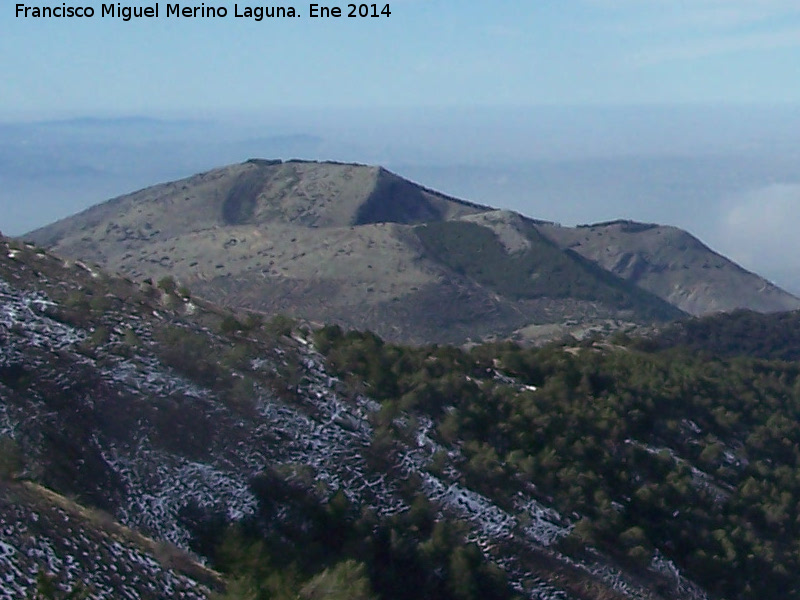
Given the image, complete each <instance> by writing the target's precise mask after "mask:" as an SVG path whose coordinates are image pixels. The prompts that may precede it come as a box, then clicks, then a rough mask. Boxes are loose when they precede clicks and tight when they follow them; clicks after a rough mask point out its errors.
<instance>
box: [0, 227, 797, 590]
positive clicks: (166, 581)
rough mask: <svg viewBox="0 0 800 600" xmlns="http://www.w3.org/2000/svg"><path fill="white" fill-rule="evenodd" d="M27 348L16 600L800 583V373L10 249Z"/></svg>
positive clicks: (4, 259)
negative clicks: (442, 338) (141, 276)
mask: <svg viewBox="0 0 800 600" xmlns="http://www.w3.org/2000/svg"><path fill="white" fill-rule="evenodd" d="M507 243H508V244H511V243H512V242H511V241H510V240H507ZM620 343H626V342H625V341H624V340H622V339H619V340H617V344H620ZM0 344H1V345H0V347H2V349H3V350H2V352H1V353H0V520H2V528H3V529H2V530H3V537H2V539H0V570H1V572H2V575H3V578H4V579H3V582H4V583H3V590H4V591H9V592H8V593H9V594H17V595H19V594H20V593H26V594H28V595H29V594H30V592H31V588H32V587H34V586H35V585H36V582H35V576H36V572H37V571H38V572H40V573H42V574H43V576H44V577H45V579H46V580H47V581H51V582H54V583H55V584H56V585H58V586H59V587H60V588H61V590H62V591H64V592H65V593H66V590H67V589H69V587H70V586H71V585H72V584H73V582H75V581H78V580H80V581H84V580H85V581H87V582H89V583H90V584H91V588H92V595H91V596H90V597H92V598H101V597H126V596H145V597H152V598H174V597H183V598H203V597H209V596H210V593H211V589H221V588H223V587H224V588H226V591H225V592H224V593H225V594H227V596H226V597H227V598H271V597H292V598H297V597H300V598H303V599H313V598H324V599H327V600H337V599H339V598H369V597H372V596H373V595H374V596H377V597H379V598H381V599H382V600H411V599H412V598H414V599H415V598H419V597H425V598H432V599H436V600H439V599H441V600H470V599H473V598H488V599H498V600H499V599H503V600H506V599H507V600H511V599H512V598H531V599H537V600H542V599H544V600H556V599H560V600H589V599H596V598H608V599H620V600H626V599H628V600H634V599H635V600H661V599H664V600H666V599H667V598H669V599H677V600H684V599H685V600H710V599H714V600H716V599H722V598H741V599H742V600H756V599H757V598H765V597H787V598H794V597H796V596H797V592H796V591H795V590H799V589H800V580H798V573H800V552H798V550H797V544H796V522H795V521H796V511H795V510H794V507H795V506H796V505H797V504H798V503H800V488H798V486H797V481H800V475H798V470H797V465H798V464H800V420H799V419H797V412H798V411H797V389H798V388H797V382H798V381H800V370H798V367H797V365H796V363H792V362H783V361H774V362H769V361H765V360H763V359H757V360H756V359H751V358H749V357H746V356H740V357H738V358H737V359H736V360H729V359H725V360H717V359H715V358H714V357H713V356H709V355H708V354H698V353H697V352H693V351H690V352H687V351H681V350H680V349H679V348H677V347H672V348H668V349H666V350H664V351H660V350H659V351H652V350H646V351H643V350H641V349H637V348H640V346H641V344H640V343H639V342H636V341H634V342H633V343H630V344H628V345H625V346H621V345H615V344H612V343H608V342H604V343H599V342H589V341H587V342H584V343H582V344H578V345H574V344H561V345H550V346H548V347H545V348H540V349H536V348H524V347H520V346H517V345H514V344H511V343H508V342H503V343H492V344H482V345H477V346H474V347H472V348H471V349H469V350H466V349H463V348H458V347H452V346H437V345H432V346H400V345H394V344H390V343H387V342H385V341H383V340H381V339H380V338H379V337H377V336H376V335H374V334H371V333H358V332H353V331H343V330H342V329H341V328H339V327H337V326H326V327H323V328H321V329H317V330H315V331H311V330H309V329H308V328H307V327H305V326H299V327H298V325H297V324H293V323H291V322H289V321H287V320H286V319H285V318H280V317H276V318H273V319H271V320H264V318H263V317H261V316H259V315H258V314H255V313H244V312H231V311H230V310H227V309H224V308H221V307H219V306H217V305H214V304H211V303H209V302H207V301H204V300H201V299H198V298H195V297H193V296H192V295H191V294H190V293H189V291H188V290H185V289H182V288H180V287H179V286H177V285H176V283H175V281H174V280H172V279H169V278H164V279H162V280H161V281H159V282H158V283H157V284H156V285H154V284H150V283H147V282H140V283H136V282H134V281H131V280H128V279H125V278H121V277H117V276H111V275H108V274H106V273H104V272H103V271H101V270H98V269H96V268H94V267H92V266H89V265H87V264H85V263H83V262H81V261H75V260H72V259H66V260H65V259H62V258H60V257H58V256H56V255H53V254H51V253H49V252H47V251H45V250H42V249H39V248H37V247H35V246H32V245H28V244H24V243H21V242H18V241H15V240H8V239H5V238H0ZM87 557H88V558H87ZM198 561H199V562H205V563H206V567H205V568H204V567H202V566H201V565H199V564H198ZM208 567H213V568H214V569H216V571H212V570H210V569H209V568H208ZM112 574H115V575H112ZM337 582H338V583H337ZM40 585H41V584H40ZM141 586H145V587H146V588H147V589H146V591H144V592H140V591H139V590H141V589H142V587H141ZM337 589H338V591H337ZM62 595H63V594H62Z"/></svg>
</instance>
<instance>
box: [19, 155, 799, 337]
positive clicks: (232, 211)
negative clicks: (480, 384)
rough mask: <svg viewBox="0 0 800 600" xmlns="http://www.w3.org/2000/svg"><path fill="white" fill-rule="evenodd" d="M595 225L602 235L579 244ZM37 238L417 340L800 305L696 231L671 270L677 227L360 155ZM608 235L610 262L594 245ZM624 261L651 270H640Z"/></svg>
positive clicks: (217, 176)
mask: <svg viewBox="0 0 800 600" xmlns="http://www.w3.org/2000/svg"><path fill="white" fill-rule="evenodd" d="M637 226H638V225H636V224H631V225H629V226H628V228H630V227H634V228H635V227H637ZM604 231H605V230H604ZM609 231H610V230H609ZM670 231H673V230H672V229H670ZM674 231H676V232H677V231H680V230H674ZM680 233H681V234H682V235H683V236H684V238H685V239H689V240H694V238H691V236H689V234H686V233H685V232H680ZM587 235H589V237H590V238H592V236H594V237H593V238H592V239H594V240H595V241H594V242H593V243H592V244H588V243H584V242H581V241H580V239H579V237H580V236H583V237H586V236H587ZM28 237H29V238H30V239H32V240H34V241H35V242H37V243H38V244H41V245H44V246H47V247H49V248H51V249H52V250H54V251H56V252H58V253H60V254H62V255H67V256H74V257H79V258H82V259H84V260H88V261H92V262H96V263H99V264H100V265H102V266H104V267H106V268H109V269H112V270H116V271H120V272H122V273H125V274H128V275H130V276H133V277H138V278H144V277H152V278H155V279H159V278H161V277H164V276H174V277H176V278H177V279H179V280H180V281H181V282H182V283H184V284H186V285H187V286H189V287H190V288H191V289H192V290H194V291H195V292H196V293H198V294H200V295H202V296H205V297H208V298H209V299H212V300H214V301H217V302H221V303H224V304H228V305H232V306H239V307H243V308H248V309H253V310H260V311H264V312H270V313H272V312H283V313H286V314H289V315H292V316H297V317H302V318H306V319H310V320H313V321H319V322H328V323H340V324H342V325H345V326H350V327H358V328H368V329H372V330H375V331H376V332H378V333H380V334H381V335H383V336H384V337H387V338H389V339H392V340H402V341H410V342H430V341H436V342H460V341H464V340H466V339H483V338H486V337H487V336H510V335H514V334H515V333H520V334H522V335H536V333H537V331H539V330H544V331H552V328H553V327H554V326H556V325H558V326H559V327H560V326H561V325H560V324H563V323H565V322H567V323H571V324H572V327H573V329H574V328H578V329H580V330H586V328H587V327H588V328H591V327H598V326H600V327H602V326H604V324H608V323H609V322H619V321H625V322H634V323H651V322H653V321H664V320H670V319H674V318H677V317H680V316H682V315H684V314H685V313H686V312H691V313H695V314H700V313H705V312H711V311H715V310H727V309H728V308H752V309H755V310H762V311H776V310H785V309H787V308H795V307H800V300H798V299H796V298H794V297H792V296H791V295H789V294H787V293H785V292H783V291H782V290H779V289H778V288H775V287H774V286H771V285H770V284H768V283H767V282H766V281H764V280H763V279H761V278H760V277H758V276H756V275H754V274H752V273H748V272H746V271H743V270H742V269H740V268H739V267H737V266H736V265H734V264H733V263H731V262H730V261H728V260H727V259H725V258H723V257H721V256H719V255H716V254H714V253H713V252H712V251H711V250H709V249H708V248H706V247H705V246H702V244H700V242H698V241H697V240H694V243H693V244H692V247H693V249H694V250H693V252H694V254H693V262H692V267H691V268H688V269H682V267H681V268H678V267H676V269H679V270H678V272H679V274H680V277H677V276H676V275H675V273H674V272H673V271H674V269H673V270H672V271H670V270H669V269H664V268H661V267H660V266H659V265H662V264H664V263H666V264H668V265H673V264H674V265H677V264H682V263H680V252H681V251H680V249H679V248H674V247H673V245H674V243H675V240H674V236H670V235H663V236H660V235H658V234H656V235H653V236H651V237H650V238H648V241H647V243H643V242H642V241H641V238H639V237H636V236H633V235H627V234H626V235H621V234H619V235H617V234H616V233H615V234H614V235H613V236H612V235H610V234H609V235H606V237H605V238H604V237H603V232H600V233H597V230H596V229H592V228H589V229H585V228H576V229H573V228H563V227H557V226H555V225H553V224H550V223H546V222H542V221H535V220H532V219H529V218H526V217H523V216H521V215H518V214H516V213H512V212H509V211H499V210H495V209H492V208H490V207H487V206H481V205H478V204H473V203H469V202H465V201H463V200H458V199H455V198H451V197H448V196H446V195H444V194H441V193H438V192H435V191H432V190H429V189H426V188H424V187H421V186H419V185H417V184H414V183H412V182H409V181H407V180H405V179H402V178H401V177H399V176H397V175H395V174H393V173H390V172H388V171H386V170H385V169H382V168H379V167H370V166H363V165H354V164H341V163H331V162H326V163H319V162H305V161H288V162H282V161H277V160H249V161H247V162H245V163H242V164H237V165H231V166H227V167H223V168H219V169H215V170H212V171H209V172H206V173H202V174H199V175H195V176H192V177H189V178H187V179H183V180H180V181H176V182H171V183H165V184H161V185H157V186H154V187H150V188H147V189H144V190H141V191H139V192H135V193H133V194H129V195H126V196H121V197H119V198H115V199H113V200H109V201H108V202H105V203H102V204H99V205H97V206H94V207H92V208H90V209H88V210H86V211H84V212H82V213H80V214H78V215H75V216H73V217H69V218H67V219H64V220H62V221H59V222H57V223H54V224H52V225H49V226H47V227H44V228H42V229H39V230H36V231H34V232H32V233H30V234H29V235H28ZM581 239H582V238H581ZM603 239H608V240H612V241H613V249H614V256H617V259H616V261H614V260H611V261H609V260H608V259H607V257H606V255H605V254H603V252H601V251H600V250H601V249H602V248H603V241H602V240H603ZM659 240H663V243H662V244H661V245H659ZM651 255H652V256H656V255H657V258H658V260H656V261H653V260H651V259H650V258H648V257H650V256H651ZM671 255H674V256H672V258H670V256H671ZM625 260H630V261H633V263H636V264H639V263H637V262H636V261H639V262H642V263H646V264H648V265H649V264H651V263H652V264H653V268H652V269H650V270H649V271H648V273H647V276H644V275H643V274H642V273H639V271H637V270H636V268H635V267H634V268H633V269H632V271H636V273H635V274H636V275H638V276H631V275H630V273H629V272H628V271H631V269H628V270H626V269H625V268H624V265H623V263H624V262H625ZM703 260H705V261H706V262H708V261H713V262H714V264H715V265H716V264H721V265H723V267H721V273H720V274H719V275H720V276H719V277H717V278H716V279H709V278H708V277H707V273H706V272H705V271H704V270H702V268H699V267H697V265H698V264H701V263H702V262H703ZM621 265H622V266H621Z"/></svg>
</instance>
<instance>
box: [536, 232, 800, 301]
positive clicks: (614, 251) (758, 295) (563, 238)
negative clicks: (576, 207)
mask: <svg viewBox="0 0 800 600" xmlns="http://www.w3.org/2000/svg"><path fill="white" fill-rule="evenodd" d="M539 231H541V232H542V234H543V235H545V236H547V237H548V238H549V239H551V240H552V241H553V242H555V243H556V244H558V245H559V247H561V248H563V249H565V250H570V251H573V252H576V253H578V254H580V255H581V256H584V257H586V258H588V259H589V260H591V261H593V262H595V263H597V264H598V265H600V266H601V267H603V268H604V269H607V270H608V271H610V272H612V273H614V274H615V275H618V276H619V277H621V278H623V279H625V280H626V281H630V282H631V283H634V284H636V285H637V286H639V287H640V288H642V289H645V290H647V291H649V292H652V293H653V294H655V295H657V296H658V297H660V298H663V299H664V300H666V301H667V302H669V303H670V304H672V305H674V306H677V307H678V308H680V309H681V310H683V311H686V312H687V313H689V314H692V315H696V316H699V315H706V314H709V313H716V312H723V311H731V310H735V309H739V308H745V309H750V310H754V311H758V312H764V313H769V312H780V311H787V310H794V309H797V308H800V299H798V298H796V297H795V296H792V295H791V294H789V293H787V292H785V291H784V290H782V289H780V288H779V287H777V286H776V285H773V284H772V283H770V282H768V281H766V280H765V279H763V278H761V277H759V276H758V275H756V274H754V273H751V272H749V271H746V270H745V269H743V268H742V267H740V266H739V265H737V264H736V263H734V262H732V261H730V260H729V259H727V258H725V257H724V256H721V255H720V254H717V253H716V252H714V251H713V250H711V249H710V248H708V247H707V246H706V245H704V244H703V243H702V242H701V241H700V240H698V239H697V238H695V237H694V236H692V235H690V234H689V233H687V232H686V231H683V230H682V229H678V228H677V227H666V226H663V225H655V224H648V223H636V222H632V221H611V222H608V223H597V224H595V225H583V226H580V227H559V226H556V225H548V224H540V225H539Z"/></svg>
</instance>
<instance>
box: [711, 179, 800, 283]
mask: <svg viewBox="0 0 800 600" xmlns="http://www.w3.org/2000/svg"><path fill="white" fill-rule="evenodd" d="M716 237H717V241H716V243H715V244H714V246H715V247H716V248H718V249H719V251H721V252H722V253H723V254H726V255H727V256H729V257H730V258H732V259H733V260H735V261H736V262H738V263H739V264H741V265H742V266H743V267H745V268H747V269H752V270H755V271H757V272H758V273H760V274H761V275H764V276H765V277H768V278H770V279H774V280H776V281H777V283H778V284H780V285H782V286H784V287H786V288H787V289H790V290H791V291H794V292H795V293H797V292H798V291H800V184H798V183H776V184H772V185H768V186H765V187H762V188H758V189H756V190H752V191H750V192H747V193H745V194H742V195H741V196H739V197H737V198H735V199H733V201H732V203H731V207H730V209H728V211H727V213H726V214H725V215H724V217H723V219H722V220H721V222H720V226H719V231H718V233H717V236H716Z"/></svg>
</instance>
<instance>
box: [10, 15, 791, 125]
mask: <svg viewBox="0 0 800 600" xmlns="http://www.w3.org/2000/svg"><path fill="white" fill-rule="evenodd" d="M39 1H41V0H39ZM60 4H61V2H57V3H56V2H53V3H52V4H51V5H60ZM67 4H68V5H78V4H90V5H92V6H95V7H99V5H100V3H98V2H87V0H84V1H83V2H79V3H71V2H68V3H67ZM147 4H148V3H135V5H138V6H141V5H147ZM151 4H152V3H151ZM206 4H207V5H224V6H226V7H228V8H229V13H230V14H229V16H228V18H226V19H188V20H187V19H174V18H170V19H167V18H165V17H164V16H163V13H164V12H165V11H164V8H165V5H166V3H165V2H162V3H161V8H162V11H161V12H162V16H161V17H160V18H159V19H158V20H154V19H143V20H139V21H135V20H134V21H130V22H123V21H121V20H118V19H117V20H115V19H109V18H105V19H101V18H99V16H98V17H95V18H94V19H89V20H80V19H30V18H29V19H22V18H15V16H14V10H15V9H14V5H15V3H13V2H7V3H3V6H2V9H0V72H2V73H3V77H4V80H5V82H6V84H5V85H4V90H3V93H2V94H0V116H6V117H8V116H14V115H34V116H36V115H55V114H69V113H87V112H103V113H136V114H149V113H153V112H172V111H175V112H183V111H187V110H191V111H197V112H203V111H227V110H240V111H247V110H253V109H262V108H265V107H278V106H291V107H298V106H305V107H359V106H367V107H376V106H382V107H383V106H392V107H396V106H445V107H446V106H497V105H499V106H507V105H514V106H531V105H541V104H556V105H564V104H570V105H575V104H577V105H586V104H588V105H595V104H604V105H607V104H611V105H628V104H653V103H657V104H675V103H680V104H696V103H700V104H717V103H734V104H737V103H743V104H753V103H755V104H774V103H800V3H798V2H796V0H789V1H787V0H690V1H687V0H538V1H528V2H523V1H521V0H513V1H509V0H495V1H492V2H488V1H483V0H477V1H465V0H459V1H454V0H394V1H393V2H390V7H391V11H392V15H391V17H389V18H380V19H347V18H341V19H317V20H312V19H309V18H307V11H308V4H306V3H304V4H297V3H295V4H294V6H295V7H296V8H297V10H298V11H299V12H300V14H301V15H302V18H299V19H274V20H267V19H265V20H264V21H261V22H255V21H252V20H249V19H236V18H233V17H232V14H233V5H234V3H233V2H223V1H218V2H206ZM245 4H247V3H240V6H244V5H245ZM270 4H272V3H270ZM287 4H288V3H287ZM332 4H335V5H339V6H342V7H345V6H346V2H337V3H332ZM198 5H199V3H198ZM98 12H99V11H98Z"/></svg>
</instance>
